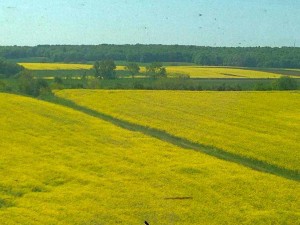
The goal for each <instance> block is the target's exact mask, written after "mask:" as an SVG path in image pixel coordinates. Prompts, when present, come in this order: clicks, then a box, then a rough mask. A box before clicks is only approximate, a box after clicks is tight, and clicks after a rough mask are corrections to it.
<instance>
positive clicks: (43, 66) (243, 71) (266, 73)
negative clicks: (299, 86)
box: [19, 63, 299, 79]
mask: <svg viewBox="0 0 300 225" xmlns="http://www.w3.org/2000/svg"><path fill="white" fill-rule="evenodd" d="M19 64H20V65H22V66H24V67H25V68H26V69H29V70H33V71H43V70H44V71H55V70H57V71H63V70H67V71H72V70H90V69H92V67H93V66H92V65H91V64H64V63H19ZM166 69H167V72H168V73H169V76H170V77H172V76H173V77H174V76H175V77H176V76H180V75H189V76H190V77H191V78H222V79H227V78H231V79H233V78H256V79H265V78H279V77H280V76H282V75H290V76H292V77H299V76H297V74H298V73H299V72H298V71H297V70H294V71H293V72H291V71H292V70H287V69H269V70H268V69H259V68H258V69H255V68H251V69H249V68H233V67H205V66H166ZM117 70H118V71H122V70H124V66H123V65H119V66H117ZM141 72H142V73H143V72H145V67H143V66H142V67H141Z"/></svg>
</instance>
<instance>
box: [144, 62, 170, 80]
mask: <svg viewBox="0 0 300 225" xmlns="http://www.w3.org/2000/svg"><path fill="white" fill-rule="evenodd" d="M146 73H147V74H148V76H150V77H153V78H160V77H166V76H167V70H166V68H164V67H163V65H162V63H160V62H154V63H151V64H150V65H148V66H146Z"/></svg>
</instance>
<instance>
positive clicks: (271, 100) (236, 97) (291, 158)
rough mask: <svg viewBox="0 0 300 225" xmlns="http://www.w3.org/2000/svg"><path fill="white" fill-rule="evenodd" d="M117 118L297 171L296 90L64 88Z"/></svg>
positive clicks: (299, 116)
mask: <svg viewBox="0 0 300 225" xmlns="http://www.w3.org/2000/svg"><path fill="white" fill-rule="evenodd" d="M56 94H57V95H58V96H60V97H63V98H67V99H70V100H72V101H75V102H76V103H77V104H79V105H82V106H84V107H89V108H91V109H93V110H96V111H99V112H101V113H104V114H107V115H111V116H113V117H116V118H118V119H121V120H125V121H129V122H131V123H134V124H140V125H143V126H146V127H152V128H155V129H158V130H162V131H165V132H167V133H170V134H172V135H175V136H177V137H180V138H184V139H187V140H190V141H192V142H195V143H199V144H202V145H205V146H211V147H216V148H219V149H221V150H224V151H226V152H230V153H233V154H236V155H242V156H245V157H247V158H251V159H255V160H259V161H263V162H266V163H268V164H272V165H276V166H278V167H280V168H285V169H288V170H292V171H294V172H296V173H299V169H300V167H299V161H300V152H299V149H300V145H299V141H298V139H299V134H300V129H299V128H300V110H299V109H300V105H299V104H300V95H299V92H297V91H296V92H190V91H185V92H176V91H98V90H63V91H58V92H56Z"/></svg>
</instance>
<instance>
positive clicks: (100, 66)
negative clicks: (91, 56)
mask: <svg viewBox="0 0 300 225" xmlns="http://www.w3.org/2000/svg"><path fill="white" fill-rule="evenodd" d="M93 68H94V70H95V77H97V78H101V79H114V78H116V72H115V69H116V68H117V67H116V64H115V62H114V61H113V60H102V61H100V62H99V61H96V62H95V64H94V67H93Z"/></svg>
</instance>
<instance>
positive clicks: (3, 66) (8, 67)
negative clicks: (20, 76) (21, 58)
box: [0, 59, 24, 77]
mask: <svg viewBox="0 0 300 225" xmlns="http://www.w3.org/2000/svg"><path fill="white" fill-rule="evenodd" d="M22 70H24V67H23V66H20V65H19V64H17V63H11V62H7V61H4V60H2V59H0V75H2V76H4V77H10V76H13V75H16V74H17V73H19V72H21V71H22Z"/></svg>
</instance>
